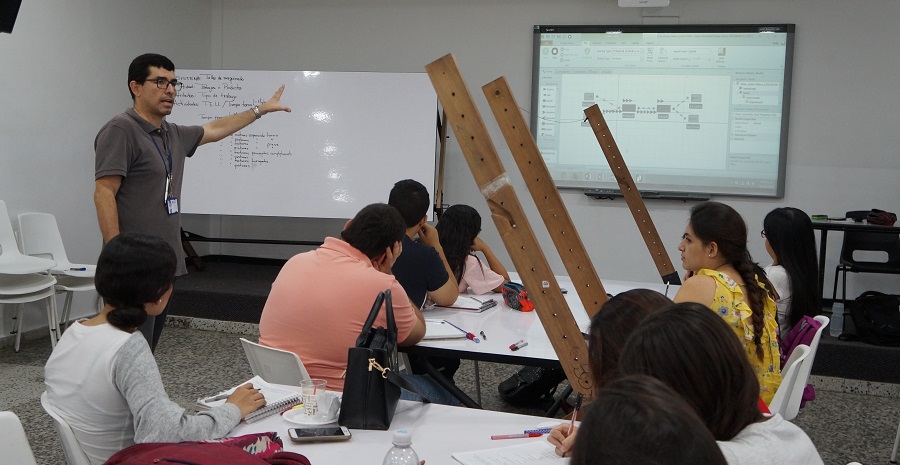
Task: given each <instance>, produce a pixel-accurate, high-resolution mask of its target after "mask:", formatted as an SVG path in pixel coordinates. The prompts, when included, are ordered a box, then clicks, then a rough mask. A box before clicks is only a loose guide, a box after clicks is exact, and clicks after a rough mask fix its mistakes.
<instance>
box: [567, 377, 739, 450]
mask: <svg viewBox="0 0 900 465" xmlns="http://www.w3.org/2000/svg"><path fill="white" fill-rule="evenodd" d="M581 418H582V420H581V428H580V430H581V431H580V433H579V434H578V439H577V440H576V441H575V446H574V448H573V449H572V462H571V465H662V464H665V465H699V464H703V465H725V463H726V462H725V457H723V456H722V452H721V451H720V450H719V448H718V447H717V446H716V440H715V439H713V437H712V434H710V432H709V430H708V429H706V426H705V425H704V424H703V422H702V421H700V418H699V417H697V414H696V413H695V412H694V410H693V409H692V408H691V407H690V406H689V405H688V404H687V403H685V401H684V400H683V399H682V398H681V397H680V396H679V395H678V394H676V393H675V392H674V391H672V389H671V388H669V387H668V386H666V385H665V384H663V383H661V382H660V381H659V380H656V379H654V378H651V377H649V376H640V375H636V376H626V377H624V378H619V379H617V380H615V381H612V382H611V383H608V384H607V385H605V386H604V387H603V389H602V390H601V391H600V393H599V395H598V396H597V398H596V400H594V401H593V402H591V404H590V405H588V406H587V407H585V409H584V413H583V414H582V416H581ZM566 426H567V427H568V425H566Z"/></svg>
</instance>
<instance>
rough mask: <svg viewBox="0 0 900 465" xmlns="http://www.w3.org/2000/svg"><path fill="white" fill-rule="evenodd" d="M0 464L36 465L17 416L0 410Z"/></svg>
mask: <svg viewBox="0 0 900 465" xmlns="http://www.w3.org/2000/svg"><path fill="white" fill-rule="evenodd" d="M0 450H2V451H3V454H2V455H0V465H37V462H35V460H34V453H33V452H31V446H30V445H28V438H27V437H26V436H25V430H24V429H23V428H22V422H21V421H19V417H17V416H16V414H15V413H12V412H0Z"/></svg>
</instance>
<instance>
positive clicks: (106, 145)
mask: <svg viewBox="0 0 900 465" xmlns="http://www.w3.org/2000/svg"><path fill="white" fill-rule="evenodd" d="M180 87H181V83H180V82H178V80H177V79H175V65H174V64H173V63H172V61H171V60H169V59H168V58H166V57H164V56H162V55H157V54H153V53H147V54H144V55H141V56H139V57H137V58H135V59H134V60H133V61H132V62H131V66H129V67H128V90H129V92H131V98H132V100H133V101H134V107H133V108H130V109H128V110H126V111H125V112H124V113H122V114H119V115H117V116H115V117H114V118H113V119H111V120H110V121H109V122H108V123H106V125H105V126H103V128H102V129H100V132H99V133H98V134H97V137H96V139H95V140H94V151H95V153H96V158H95V172H94V176H95V187H94V205H95V206H96V208H97V221H98V223H99V225H100V232H101V233H102V234H103V243H104V244H105V243H107V242H109V240H110V239H112V238H113V237H115V236H116V235H118V234H119V233H122V232H141V233H146V234H152V235H155V236H160V237H162V238H164V239H165V240H166V241H167V242H168V243H169V245H171V246H172V248H173V249H174V250H175V251H176V254H177V255H178V269H177V270H176V272H175V274H176V276H178V275H183V274H185V273H187V269H186V267H185V265H184V257H185V254H184V250H183V249H182V246H181V218H180V216H179V211H180V201H181V199H180V196H181V182H182V178H183V175H184V169H183V168H184V160H185V158H186V157H190V156H192V155H193V154H194V151H195V150H196V149H197V147H198V146H200V145H203V144H206V143H209V142H217V141H219V140H222V139H224V138H225V137H228V136H229V135H231V134H233V133H235V132H237V131H239V130H241V129H243V128H244V127H245V126H247V125H249V124H250V123H252V122H254V121H256V120H257V119H259V118H261V117H262V116H263V115H265V114H267V113H270V112H273V111H291V109H290V108H287V107H285V106H282V105H281V101H280V99H281V93H282V92H283V91H284V86H281V88H279V89H278V90H277V91H276V92H275V95H273V96H272V98H270V99H269V100H268V101H267V102H265V103H263V104H262V105H259V106H254V107H252V108H249V109H247V110H246V111H243V112H241V113H237V114H234V115H231V116H228V117H224V118H220V119H217V120H215V121H212V122H210V123H207V124H205V125H203V126H180V125H176V124H170V123H168V122H167V121H166V120H165V117H166V116H167V115H169V114H171V113H172V107H173V106H174V105H175V96H176V94H177V92H178V89H179V88H180ZM167 313H168V308H166V310H164V311H163V313H162V314H160V315H159V316H157V317H155V318H148V319H147V321H146V322H145V323H144V324H143V325H142V326H141V328H140V329H141V333H143V335H144V337H146V338H147V342H148V343H149V344H150V348H151V349H155V348H156V344H157V342H158V341H159V336H160V334H162V328H163V324H164V323H165V318H166V314H167Z"/></svg>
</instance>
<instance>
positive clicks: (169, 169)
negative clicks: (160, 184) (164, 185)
mask: <svg viewBox="0 0 900 465" xmlns="http://www.w3.org/2000/svg"><path fill="white" fill-rule="evenodd" d="M155 132H157V133H158V134H160V136H159V137H160V138H161V139H162V137H163V136H162V131H155ZM150 140H151V141H153V146H154V147H156V151H157V152H158V153H159V158H160V159H162V162H163V165H165V167H166V178H167V180H171V179H172V168H173V167H172V148H171V147H169V144H167V143H166V141H165V139H163V147H165V148H166V153H168V154H169V163H168V164H167V163H166V158H165V156H163V152H162V150H160V149H159V144H157V143H156V138H155V137H153V135H152V134H151V135H150Z"/></svg>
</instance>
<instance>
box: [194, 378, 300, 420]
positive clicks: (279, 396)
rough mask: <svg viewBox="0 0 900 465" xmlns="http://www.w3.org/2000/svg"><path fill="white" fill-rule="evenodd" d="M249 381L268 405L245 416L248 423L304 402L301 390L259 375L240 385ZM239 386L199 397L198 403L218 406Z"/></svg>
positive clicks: (209, 406)
mask: <svg viewBox="0 0 900 465" xmlns="http://www.w3.org/2000/svg"><path fill="white" fill-rule="evenodd" d="M247 383H252V384H253V387H255V388H256V389H259V392H261V393H262V395H263V397H265V398H266V405H263V406H262V407H260V408H259V409H257V410H255V411H253V412H251V413H250V414H248V415H247V416H246V417H245V418H244V421H246V422H247V423H253V422H254V421H257V420H260V419H263V418H265V417H267V416H269V415H274V414H276V413H281V412H282V411H283V410H285V409H287V408H289V407H293V406H295V405H298V404H301V403H302V402H303V398H302V397H301V396H300V393H299V392H296V391H290V390H287V389H284V388H280V387H275V386H273V385H271V384H269V383H267V382H265V381H264V380H263V379H262V378H260V377H259V376H254V377H252V378H250V379H248V380H247V381H245V382H243V383H241V384H239V385H238V386H243V385H245V384H247ZM238 386H235V387H233V388H231V389H228V390H226V391H222V392H220V393H218V394H216V395H214V396H210V397H205V398H202V399H197V405H199V406H200V407H205V408H212V407H218V406H220V405H222V404H224V403H225V399H227V398H228V396H229V395H231V393H233V392H234V390H235V389H237V388H238Z"/></svg>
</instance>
